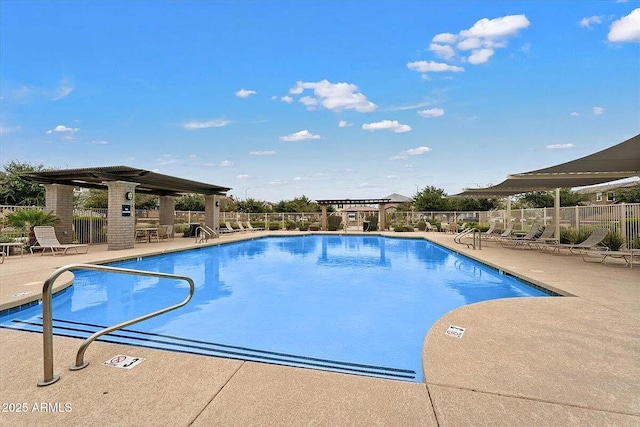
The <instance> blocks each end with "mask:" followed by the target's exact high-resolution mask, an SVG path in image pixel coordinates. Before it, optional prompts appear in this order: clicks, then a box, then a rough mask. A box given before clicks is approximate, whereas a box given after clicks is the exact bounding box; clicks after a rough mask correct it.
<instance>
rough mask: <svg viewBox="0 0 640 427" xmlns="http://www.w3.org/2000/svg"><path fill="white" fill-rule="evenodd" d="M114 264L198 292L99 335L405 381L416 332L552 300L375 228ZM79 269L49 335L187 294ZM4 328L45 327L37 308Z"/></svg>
mask: <svg viewBox="0 0 640 427" xmlns="http://www.w3.org/2000/svg"><path fill="white" fill-rule="evenodd" d="M111 265H113V266H118V267H124V268H133V269H140V270H148V271H157V272H163V273H173V274H179V275H184V276H189V277H191V278H193V279H194V281H195V283H196V290H195V294H194V297H193V299H192V301H191V302H190V303H189V304H187V305H186V306H185V307H182V308H180V309H177V310H175V311H173V312H170V313H166V314H163V315H161V316H158V317H155V318H152V319H149V320H146V321H143V322H141V323H137V324H134V325H131V326H130V327H128V328H126V329H125V330H120V331H116V332H113V333H111V334H109V335H105V336H103V337H102V338H101V339H100V340H101V341H107V342H118V343H125V344H131V345H137V346H145V347H153V348H161V349H167V350H174V351H183V352H190V353H197V354H204V355H212V356H220V357H230V358H236V359H242V360H252V361H259V362H266V363H275V364H282V365H290V366H299V367H305V368H314V369H323V370H329V371H336V372H343V373H351V374H360V375H370V376H376V377H383V378H391V379H400V380H407V381H422V368H421V352H422V344H423V340H424V337H425V335H426V333H427V331H428V330H429V328H430V327H431V325H433V323H434V322H435V321H436V320H437V319H438V318H439V317H441V316H442V315H444V314H445V313H447V312H448V311H450V310H453V309H455V308H457V307H460V306H462V305H465V304H471V303H474V302H479V301H485V300H490V299H496V298H507V297H526V296H548V294H547V293H544V292H543V291H541V290H538V289H536V288H533V287H531V286H528V285H527V284H525V283H523V282H521V281H519V280H517V279H515V278H514V277H511V276H508V275H504V274H500V272H498V271H496V270H494V269H491V268H489V267H486V266H484V265H482V264H480V263H478V262H475V261H473V260H471V259H469V258H466V257H463V256H461V255H458V254H456V253H454V252H452V251H450V250H448V249H445V248H442V247H440V246H438V245H436V244H433V243H431V242H428V241H425V240H422V239H406V238H393V237H381V236H362V235H359V236H345V235H340V236H330V235H307V236H296V237H266V238H259V239H253V240H248V241H242V242H235V243H227V244H222V245H218V246H211V247H206V248H198V249H194V250H188V251H183V252H177V253H172V254H164V255H158V256H151V257H146V258H139V259H134V260H129V261H122V262H117V263H113V264H111ZM75 274H76V278H75V280H74V286H73V287H71V288H69V290H67V291H66V292H63V293H61V294H60V295H58V296H55V297H54V298H53V318H54V333H55V334H56V335H64V336H72V337H83V338H86V337H87V336H89V335H90V334H92V333H93V332H95V331H97V330H98V329H101V328H102V327H106V326H111V325H113V324H115V323H118V322H122V321H125V320H128V319H131V318H133V317H136V316H139V315H142V314H145V313H148V312H151V311H153V310H157V309H160V308H162V307H165V306H168V305H171V304H175V303H177V302H179V301H181V300H182V299H184V297H185V296H186V294H187V293H188V287H187V285H186V284H185V283H184V282H179V281H173V280H168V279H158V278H154V277H138V276H128V275H115V274H113V273H104V272H96V271H78V272H76V273H75ZM0 326H1V327H6V328H14V329H22V330H29V331H41V330H42V319H41V307H40V306H39V305H36V306H33V307H30V308H27V309H25V310H21V311H19V312H16V313H12V314H8V315H5V316H3V317H1V318H0ZM87 359H88V360H90V359H91V350H89V352H88V354H87Z"/></svg>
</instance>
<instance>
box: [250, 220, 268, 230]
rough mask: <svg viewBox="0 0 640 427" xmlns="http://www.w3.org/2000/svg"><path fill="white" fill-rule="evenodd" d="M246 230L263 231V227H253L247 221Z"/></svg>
mask: <svg viewBox="0 0 640 427" xmlns="http://www.w3.org/2000/svg"><path fill="white" fill-rule="evenodd" d="M246 224H247V230H249V231H263V230H264V228H262V227H254V226H253V225H251V222H249V221H247V223H246Z"/></svg>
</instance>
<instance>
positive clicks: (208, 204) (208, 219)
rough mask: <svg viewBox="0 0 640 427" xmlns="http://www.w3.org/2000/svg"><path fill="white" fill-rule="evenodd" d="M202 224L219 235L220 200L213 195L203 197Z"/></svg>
mask: <svg viewBox="0 0 640 427" xmlns="http://www.w3.org/2000/svg"><path fill="white" fill-rule="evenodd" d="M204 224H205V225H206V226H207V227H210V228H212V229H214V230H215V231H216V233H218V234H220V200H219V197H218V196H216V195H215V194H207V195H205V196H204Z"/></svg>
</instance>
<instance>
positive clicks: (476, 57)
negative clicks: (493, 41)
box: [469, 49, 494, 65]
mask: <svg viewBox="0 0 640 427" xmlns="http://www.w3.org/2000/svg"><path fill="white" fill-rule="evenodd" d="M493 54H494V51H493V49H478V50H474V51H473V52H472V53H471V55H470V56H469V63H470V64H473V65H477V64H484V63H485V62H488V61H489V58H491V57H492V56H493Z"/></svg>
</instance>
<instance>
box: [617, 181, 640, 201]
mask: <svg viewBox="0 0 640 427" xmlns="http://www.w3.org/2000/svg"><path fill="white" fill-rule="evenodd" d="M615 194H616V200H618V201H619V202H624V203H640V184H638V185H635V186H633V187H629V188H621V189H619V190H617V191H616V192H615Z"/></svg>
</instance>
